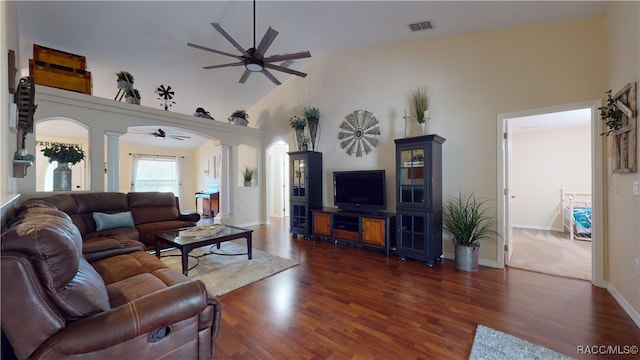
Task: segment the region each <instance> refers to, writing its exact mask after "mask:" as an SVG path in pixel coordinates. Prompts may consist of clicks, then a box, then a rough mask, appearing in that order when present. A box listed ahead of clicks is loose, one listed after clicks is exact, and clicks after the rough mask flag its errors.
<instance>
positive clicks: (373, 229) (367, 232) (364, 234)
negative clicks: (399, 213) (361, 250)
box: [311, 208, 395, 256]
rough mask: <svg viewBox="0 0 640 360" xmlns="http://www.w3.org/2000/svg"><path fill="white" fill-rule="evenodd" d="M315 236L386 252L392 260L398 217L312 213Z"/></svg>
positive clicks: (349, 212)
mask: <svg viewBox="0 0 640 360" xmlns="http://www.w3.org/2000/svg"><path fill="white" fill-rule="evenodd" d="M311 211H312V213H313V235H314V236H316V237H319V238H323V239H331V240H333V241H334V242H335V243H336V244H337V243H338V242H341V243H346V244H350V245H354V246H357V247H365V248H371V249H380V250H384V251H385V252H386V254H387V256H389V252H390V251H391V250H395V241H394V240H395V238H394V236H393V234H394V233H395V214H393V213H387V212H376V213H375V214H372V213H367V212H356V211H346V210H339V209H327V208H325V209H321V210H311Z"/></svg>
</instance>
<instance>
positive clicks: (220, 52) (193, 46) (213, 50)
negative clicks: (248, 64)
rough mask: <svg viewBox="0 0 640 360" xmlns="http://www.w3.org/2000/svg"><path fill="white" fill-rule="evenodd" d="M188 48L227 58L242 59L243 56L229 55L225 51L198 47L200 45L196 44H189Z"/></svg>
mask: <svg viewBox="0 0 640 360" xmlns="http://www.w3.org/2000/svg"><path fill="white" fill-rule="evenodd" d="M187 46H190V47H192V48H196V49H200V50H204V51H209V52H212V53H214V54H220V55H225V56H231V57H234V58H236V59H242V56H239V55H235V54H229V53H228V52H224V51H220V50H216V49H212V48H208V47H206V46H202V45H198V44H194V43H187Z"/></svg>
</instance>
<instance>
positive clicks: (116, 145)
mask: <svg viewBox="0 0 640 360" xmlns="http://www.w3.org/2000/svg"><path fill="white" fill-rule="evenodd" d="M105 133H106V134H107V191H120V136H122V135H124V133H121V132H117V131H106V132H105ZM103 166H104V164H103Z"/></svg>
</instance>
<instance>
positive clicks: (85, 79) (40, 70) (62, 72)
mask: <svg viewBox="0 0 640 360" xmlns="http://www.w3.org/2000/svg"><path fill="white" fill-rule="evenodd" d="M29 76H33V78H34V81H35V83H36V84H39V85H46V86H51V87H55V88H59V89H65V90H71V91H76V92H81V93H84V94H89V95H91V72H89V71H85V70H81V69H72V68H68V67H65V66H61V65H56V64H48V63H46V62H44V61H36V60H33V59H29Z"/></svg>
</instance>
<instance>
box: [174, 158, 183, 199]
mask: <svg viewBox="0 0 640 360" xmlns="http://www.w3.org/2000/svg"><path fill="white" fill-rule="evenodd" d="M183 161H184V157H183V156H176V157H175V162H176V185H175V190H174V191H173V194H174V195H175V196H178V197H180V189H181V188H182V177H181V174H182V162H183Z"/></svg>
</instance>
